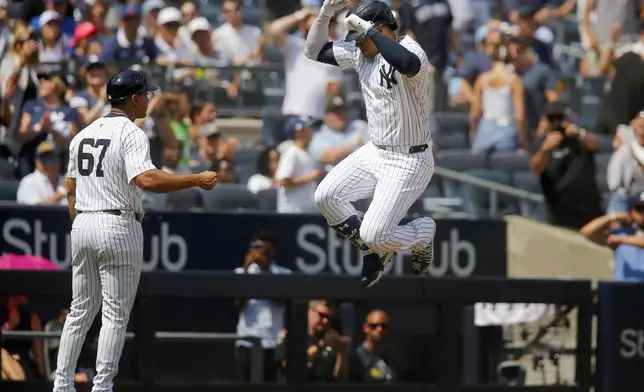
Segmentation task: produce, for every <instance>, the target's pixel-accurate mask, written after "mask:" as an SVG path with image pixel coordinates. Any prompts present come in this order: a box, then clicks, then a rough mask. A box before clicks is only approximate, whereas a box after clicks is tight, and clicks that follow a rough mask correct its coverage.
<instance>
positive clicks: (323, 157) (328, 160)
mask: <svg viewBox="0 0 644 392" xmlns="http://www.w3.org/2000/svg"><path fill="white" fill-rule="evenodd" d="M368 137H369V136H368V134H367V123H366V122H365V121H362V120H355V121H352V122H351V123H350V124H347V108H346V106H345V104H344V100H343V99H342V98H341V97H333V98H331V99H330V100H329V103H328V104H327V108H326V113H325V115H324V124H323V125H322V127H321V128H320V130H319V131H318V132H316V133H315V135H314V136H313V140H312V141H311V145H310V146H309V154H311V157H312V158H313V159H314V160H315V161H316V162H317V163H318V164H319V165H320V167H321V168H324V169H325V170H326V171H329V170H331V169H332V168H333V166H335V165H337V164H338V163H340V161H341V160H343V159H344V158H346V157H347V156H349V154H351V153H352V152H354V151H355V150H357V149H358V148H359V147H360V146H362V145H363V144H364V143H365V141H366V139H368Z"/></svg>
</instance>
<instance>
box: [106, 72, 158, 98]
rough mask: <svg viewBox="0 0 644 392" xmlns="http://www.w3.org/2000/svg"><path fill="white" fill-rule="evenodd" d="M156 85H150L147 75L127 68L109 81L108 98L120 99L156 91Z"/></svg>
mask: <svg viewBox="0 0 644 392" xmlns="http://www.w3.org/2000/svg"><path fill="white" fill-rule="evenodd" d="M158 89H159V88H158V87H156V86H148V82H147V81H146V80H145V75H143V74H142V73H141V72H139V71H133V70H127V71H123V72H119V73H117V74H116V75H115V76H113V77H112V78H111V79H110V80H109V81H108V82H107V99H109V100H110V102H116V101H120V100H122V99H126V98H129V97H131V96H133V95H136V94H141V93H148V92H150V91H156V90H158Z"/></svg>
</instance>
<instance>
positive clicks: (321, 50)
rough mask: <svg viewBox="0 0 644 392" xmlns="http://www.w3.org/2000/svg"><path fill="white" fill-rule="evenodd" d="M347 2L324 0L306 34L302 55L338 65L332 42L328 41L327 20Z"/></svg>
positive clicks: (345, 0)
mask: <svg viewBox="0 0 644 392" xmlns="http://www.w3.org/2000/svg"><path fill="white" fill-rule="evenodd" d="M347 4H348V1H347V0H324V4H322V9H321V10H320V13H319V14H318V16H317V18H316V19H315V21H314V22H313V25H311V29H310V30H309V34H308V35H307V36H306V44H305V45H304V55H305V56H306V57H307V58H309V59H311V60H314V61H319V62H321V63H327V64H332V65H336V66H337V65H338V63H337V62H336V61H335V58H334V57H333V43H332V42H329V22H330V21H331V18H332V17H333V16H334V15H335V14H336V12H338V11H340V10H342V9H343V8H344V7H345V6H346V5H347Z"/></svg>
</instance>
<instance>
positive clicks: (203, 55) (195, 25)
mask: <svg viewBox="0 0 644 392" xmlns="http://www.w3.org/2000/svg"><path fill="white" fill-rule="evenodd" d="M187 29H188V31H189V32H190V37H191V39H192V45H191V46H190V48H191V49H190V50H191V57H190V61H191V62H192V64H194V65H195V66H198V67H204V68H206V69H203V70H198V69H193V72H192V73H191V76H192V77H195V78H196V79H206V80H208V81H209V82H210V83H212V84H213V85H216V86H220V87H223V88H225V89H226V93H227V94H228V98H230V99H232V100H234V99H237V94H238V86H239V83H240V78H239V72H237V71H234V72H232V75H228V76H229V79H231V80H221V79H222V75H221V73H220V72H218V69H216V68H214V67H223V66H225V65H227V60H226V59H225V58H222V56H221V52H219V51H217V50H215V46H214V45H213V42H212V36H211V27H210V22H208V20H207V19H206V18H204V17H198V18H195V19H193V20H192V21H191V22H190V23H189V24H188V26H187Z"/></svg>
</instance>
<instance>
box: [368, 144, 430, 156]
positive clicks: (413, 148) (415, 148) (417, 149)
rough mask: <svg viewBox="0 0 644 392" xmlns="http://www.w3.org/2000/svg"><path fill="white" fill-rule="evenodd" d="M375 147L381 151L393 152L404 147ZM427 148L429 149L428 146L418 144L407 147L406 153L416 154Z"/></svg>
mask: <svg viewBox="0 0 644 392" xmlns="http://www.w3.org/2000/svg"><path fill="white" fill-rule="evenodd" d="M375 146H376V147H378V148H379V149H381V150H385V151H393V152H400V151H402V149H403V148H404V147H389V146H379V145H377V144H376V145H375ZM428 148H429V145H428V144H419V145H417V146H411V147H409V150H408V151H407V153H409V154H417V153H419V152H423V151H425V150H427V149H428Z"/></svg>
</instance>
